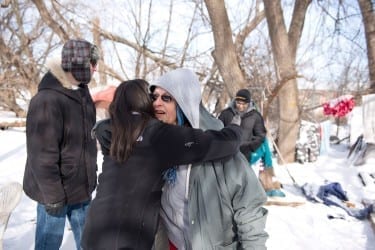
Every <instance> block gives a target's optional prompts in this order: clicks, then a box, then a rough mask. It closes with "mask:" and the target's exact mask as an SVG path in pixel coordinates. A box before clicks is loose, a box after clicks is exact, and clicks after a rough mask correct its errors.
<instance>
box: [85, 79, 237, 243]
mask: <svg viewBox="0 0 375 250" xmlns="http://www.w3.org/2000/svg"><path fill="white" fill-rule="evenodd" d="M161 96H162V97H161V98H159V97H158V98H157V97H156V94H155V93H154V95H152V97H153V98H154V99H155V98H157V99H159V100H160V99H161V100H162V101H163V102H166V103H167V102H169V103H171V102H172V99H170V98H169V97H167V96H164V97H163V95H162V94H161ZM109 113H110V119H108V120H104V121H102V122H100V123H99V124H97V126H96V127H95V128H94V129H95V131H94V132H95V133H94V134H96V137H97V139H98V141H99V143H100V145H101V148H102V153H103V155H104V158H103V166H102V173H101V174H100V176H99V184H98V187H97V193H96V197H95V198H94V199H93V201H92V203H91V206H90V209H89V211H88V213H87V217H86V222H85V227H84V233H83V236H82V247H83V249H145V250H146V249H147V250H149V249H151V248H152V244H153V242H154V236H155V233H156V229H157V225H158V221H159V212H160V198H161V188H162V184H163V181H162V173H163V172H164V171H165V170H166V169H168V168H171V167H172V166H175V165H180V164H188V163H197V162H201V161H207V160H219V159H223V158H227V157H230V156H231V155H233V154H234V153H236V152H238V149H239V143H240V137H241V130H240V127H239V126H238V124H239V123H238V122H239V119H235V122H236V123H237V124H231V125H229V126H228V127H226V128H224V129H222V130H221V131H212V130H211V131H205V132H204V131H202V130H200V129H193V128H189V127H180V126H174V125H170V124H167V123H163V122H160V121H159V120H157V119H155V115H154V109H153V102H152V99H151V97H150V95H149V92H148V83H147V82H146V81H144V80H139V79H137V80H131V81H126V82H123V83H121V84H120V85H119V86H118V88H117V89H116V92H115V95H114V99H113V101H112V103H111V105H110V107H109Z"/></svg>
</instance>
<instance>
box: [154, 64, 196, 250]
mask: <svg viewBox="0 0 375 250" xmlns="http://www.w3.org/2000/svg"><path fill="white" fill-rule="evenodd" d="M176 82H179V84H176ZM152 85H153V86H159V87H161V88H163V89H165V90H166V91H168V92H169V93H170V94H171V95H172V96H173V97H174V99H175V100H176V101H177V104H178V106H179V107H180V108H181V110H182V112H183V114H184V115H185V117H186V119H187V120H188V122H189V123H190V125H191V126H192V127H193V128H199V104H200V102H201V98H202V96H201V87H200V84H199V80H198V78H197V76H196V75H195V74H194V73H193V72H192V71H190V70H189V69H176V70H174V71H171V72H169V73H167V74H165V75H163V76H161V77H160V78H159V79H158V80H157V81H156V82H154V83H153V84H152ZM190 168H191V165H182V166H178V169H177V172H176V182H174V183H168V182H166V184H165V185H164V187H163V194H162V198H161V204H162V210H161V216H162V219H163V221H164V224H165V225H166V228H167V231H168V236H169V240H170V241H171V242H172V243H173V244H174V245H176V246H177V247H178V249H185V248H184V242H185V241H187V240H188V239H187V238H186V236H187V235H188V225H189V223H188V220H187V218H188V212H187V208H188V207H187V206H188V183H189V175H190V174H189V173H190ZM184 237H185V238H184Z"/></svg>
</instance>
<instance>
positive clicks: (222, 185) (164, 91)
mask: <svg viewBox="0 0 375 250" xmlns="http://www.w3.org/2000/svg"><path fill="white" fill-rule="evenodd" d="M150 90H151V92H152V99H153V101H154V102H153V104H154V110H155V115H156V117H157V118H158V119H159V120H161V121H163V122H166V123H169V124H177V125H180V126H184V127H193V128H200V129H203V130H206V129H215V130H220V129H221V128H222V127H223V124H222V122H221V121H219V120H218V119H216V118H214V117H213V116H212V115H211V114H210V113H209V112H208V111H207V110H206V109H205V108H204V107H203V105H202V103H201V86H200V84H199V80H198V77H197V76H196V74H195V73H194V72H192V71H191V70H188V69H176V70H173V71H170V72H168V73H166V74H165V75H163V76H161V77H160V78H159V79H158V80H157V81H155V82H154V83H153V84H152V86H151V87H150ZM171 136H172V135H171ZM163 177H164V179H165V180H166V182H165V184H164V187H163V194H162V199H161V205H162V209H161V213H160V214H161V217H162V220H161V221H162V224H161V229H162V228H164V229H165V230H164V231H166V233H167V236H166V235H165V234H164V235H163V232H164V231H163V230H159V232H158V234H157V237H156V240H155V247H156V250H161V249H166V248H168V246H165V245H168V241H169V249H170V250H172V249H178V250H191V249H193V250H202V249H257V250H259V249H265V248H266V247H265V242H266V240H267V238H268V234H267V233H266V232H265V224H266V218H267V210H266V209H265V208H263V207H262V206H263V204H264V203H265V202H266V194H265V192H264V190H263V188H262V186H261V185H260V183H259V181H258V179H257V177H256V175H255V174H254V172H253V171H252V170H251V169H250V168H249V167H248V162H247V160H246V158H245V157H244V156H243V155H242V154H241V153H240V152H238V153H237V154H235V155H233V156H231V157H228V158H227V159H226V160H225V161H223V160H208V161H204V162H200V163H195V164H189V165H188V164H182V165H179V166H178V167H173V168H170V169H168V170H167V171H166V172H165V173H164V176H163ZM163 226H164V227H163ZM166 238H168V239H166ZM165 242H166V243H167V244H165Z"/></svg>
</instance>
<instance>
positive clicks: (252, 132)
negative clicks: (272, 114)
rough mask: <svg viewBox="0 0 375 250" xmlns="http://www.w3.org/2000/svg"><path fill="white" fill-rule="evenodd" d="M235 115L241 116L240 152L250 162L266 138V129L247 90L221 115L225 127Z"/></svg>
mask: <svg viewBox="0 0 375 250" xmlns="http://www.w3.org/2000/svg"><path fill="white" fill-rule="evenodd" d="M235 114H239V115H240V116H241V128H242V143H241V147H240V150H241V152H242V153H243V154H244V155H245V157H246V159H249V161H250V154H251V153H252V152H255V150H256V149H257V148H259V146H260V145H261V144H262V143H263V141H264V139H265V137H266V128H265V126H264V121H263V117H262V115H261V114H260V113H259V112H258V111H257V110H256V108H255V107H254V105H252V103H251V95H250V92H249V91H248V90H247V89H240V90H239V91H238V92H237V93H236V97H235V98H234V100H233V101H232V102H231V103H230V105H229V107H228V108H226V109H224V110H223V111H222V112H221V114H220V115H219V117H218V118H219V119H220V120H221V121H222V122H223V123H224V126H225V125H226V124H227V123H228V121H229V122H230V121H231V120H232V118H233V116H234V115H235Z"/></svg>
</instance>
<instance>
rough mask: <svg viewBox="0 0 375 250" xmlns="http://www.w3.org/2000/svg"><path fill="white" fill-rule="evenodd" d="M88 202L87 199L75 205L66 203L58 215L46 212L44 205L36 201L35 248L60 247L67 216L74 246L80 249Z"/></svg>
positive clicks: (38, 249)
mask: <svg viewBox="0 0 375 250" xmlns="http://www.w3.org/2000/svg"><path fill="white" fill-rule="evenodd" d="M89 204H90V202H89V201H87V202H83V203H79V204H75V205H66V206H65V207H64V209H63V212H62V213H61V214H60V215H58V216H51V215H49V214H48V213H47V212H46V209H45V208H44V205H43V204H40V203H38V206H37V219H36V233H35V250H55V249H56V250H58V249H59V248H60V246H61V243H62V240H63V236H64V229H65V218H66V217H68V220H69V223H70V226H71V228H72V231H73V235H74V239H75V242H76V247H77V249H81V247H80V245H81V236H82V231H83V226H84V224H85V218H86V212H87V210H88V208H89Z"/></svg>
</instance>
